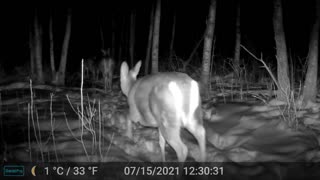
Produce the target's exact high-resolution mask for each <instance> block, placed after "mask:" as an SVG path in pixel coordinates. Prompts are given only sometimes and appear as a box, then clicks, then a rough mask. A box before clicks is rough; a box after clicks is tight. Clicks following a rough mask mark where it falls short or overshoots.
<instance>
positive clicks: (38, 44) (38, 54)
mask: <svg viewBox="0 0 320 180" xmlns="http://www.w3.org/2000/svg"><path fill="white" fill-rule="evenodd" d="M36 11H37V10H36ZM33 45H34V53H35V63H36V73H37V79H36V81H37V82H38V83H40V84H43V83H44V78H43V69H42V29H41V26H40V24H39V19H38V14H37V12H36V13H35V17H34V44H33Z"/></svg>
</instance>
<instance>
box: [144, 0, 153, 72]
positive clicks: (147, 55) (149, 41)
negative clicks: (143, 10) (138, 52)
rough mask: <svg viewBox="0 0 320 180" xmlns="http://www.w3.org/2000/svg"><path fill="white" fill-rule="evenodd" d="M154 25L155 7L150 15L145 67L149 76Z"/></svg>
mask: <svg viewBox="0 0 320 180" xmlns="http://www.w3.org/2000/svg"><path fill="white" fill-rule="evenodd" d="M153 25H154V6H152V10H151V14H150V25H149V36H148V44H147V52H146V59H145V64H144V65H145V66H144V74H145V75H147V74H149V64H150V52H151V44H152V32H153Z"/></svg>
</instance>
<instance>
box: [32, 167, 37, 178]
mask: <svg viewBox="0 0 320 180" xmlns="http://www.w3.org/2000/svg"><path fill="white" fill-rule="evenodd" d="M36 167H37V166H33V167H32V168H31V174H32V175H33V176H36Z"/></svg>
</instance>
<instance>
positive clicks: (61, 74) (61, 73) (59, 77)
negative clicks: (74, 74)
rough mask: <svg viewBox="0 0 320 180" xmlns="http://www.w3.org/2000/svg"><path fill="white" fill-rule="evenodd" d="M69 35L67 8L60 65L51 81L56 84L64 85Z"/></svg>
mask: <svg viewBox="0 0 320 180" xmlns="http://www.w3.org/2000/svg"><path fill="white" fill-rule="evenodd" d="M70 36H71V9H68V15H67V22H66V32H65V34H64V39H63V44H62V51H61V59H60V66H59V70H58V72H57V73H56V74H55V79H54V82H53V83H54V84H56V85H64V84H65V73H66V65H67V56H68V48H69V41H70Z"/></svg>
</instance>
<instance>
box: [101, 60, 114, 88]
mask: <svg viewBox="0 0 320 180" xmlns="http://www.w3.org/2000/svg"><path fill="white" fill-rule="evenodd" d="M113 70H114V60H113V59H112V58H111V57H107V56H103V57H102V59H101V61H100V63H99V71H100V72H101V74H102V78H103V83H104V90H105V91H107V89H112V79H113Z"/></svg>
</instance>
